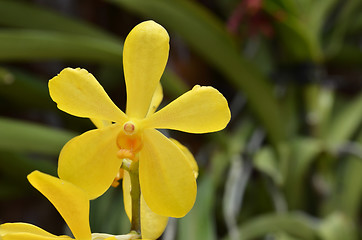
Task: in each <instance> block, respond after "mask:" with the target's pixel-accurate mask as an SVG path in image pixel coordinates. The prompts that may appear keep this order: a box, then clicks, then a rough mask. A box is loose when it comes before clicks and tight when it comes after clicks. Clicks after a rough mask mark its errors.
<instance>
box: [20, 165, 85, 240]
mask: <svg viewBox="0 0 362 240" xmlns="http://www.w3.org/2000/svg"><path fill="white" fill-rule="evenodd" d="M28 180H29V182H30V183H31V185H33V187H35V188H36V189H37V190H38V191H39V192H41V193H42V194H43V195H44V196H45V197H46V198H47V199H48V200H49V201H50V202H51V203H52V204H53V205H54V207H55V208H56V209H57V210H58V212H59V213H60V215H62V217H63V218H64V220H65V222H66V223H67V224H68V226H69V228H70V230H71V231H72V233H73V235H74V236H75V238H76V239H84V240H88V239H91V231H90V227H89V199H88V198H87V196H86V194H85V193H84V192H83V191H82V190H81V189H80V188H78V187H76V186H74V185H73V184H71V183H69V182H67V181H64V180H61V179H59V178H56V177H53V176H50V175H48V174H45V173H41V172H39V171H34V172H32V173H31V174H29V175H28ZM25 239H26V238H25Z"/></svg>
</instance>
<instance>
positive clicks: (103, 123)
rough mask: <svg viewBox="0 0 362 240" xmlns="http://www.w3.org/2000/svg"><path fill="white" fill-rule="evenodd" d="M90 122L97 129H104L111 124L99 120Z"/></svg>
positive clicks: (92, 119)
mask: <svg viewBox="0 0 362 240" xmlns="http://www.w3.org/2000/svg"><path fill="white" fill-rule="evenodd" d="M90 120H91V121H92V123H93V124H94V126H96V127H97V128H105V127H107V126H109V125H111V124H112V122H111V121H108V120H100V119H96V118H91V119H90Z"/></svg>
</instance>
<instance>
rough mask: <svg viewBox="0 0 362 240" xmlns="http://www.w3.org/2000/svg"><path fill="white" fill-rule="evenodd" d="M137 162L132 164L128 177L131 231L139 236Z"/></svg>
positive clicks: (139, 210) (139, 209)
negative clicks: (129, 182)
mask: <svg viewBox="0 0 362 240" xmlns="http://www.w3.org/2000/svg"><path fill="white" fill-rule="evenodd" d="M138 166H139V164H138V161H136V162H132V164H131V166H130V169H129V175H130V178H131V199H132V221H131V231H136V232H137V233H139V234H141V201H140V199H141V189H140V181H139V174H138Z"/></svg>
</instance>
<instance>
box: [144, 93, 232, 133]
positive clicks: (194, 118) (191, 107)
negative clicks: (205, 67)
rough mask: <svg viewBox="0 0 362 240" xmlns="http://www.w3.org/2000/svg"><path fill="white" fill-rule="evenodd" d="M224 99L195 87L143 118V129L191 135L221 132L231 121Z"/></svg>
mask: <svg viewBox="0 0 362 240" xmlns="http://www.w3.org/2000/svg"><path fill="white" fill-rule="evenodd" d="M230 117H231V115H230V110H229V107H228V103H227V101H226V99H225V98H224V96H223V95H222V94H221V93H220V92H219V91H217V90H216V89H215V88H213V87H200V86H195V87H194V88H193V89H192V90H191V91H188V92H186V93H185V94H183V95H181V96H180V97H179V98H177V99H176V100H174V101H173V102H171V103H170V104H168V105H167V106H166V107H164V108H162V109H161V110H159V111H158V112H156V113H154V114H152V115H151V116H149V117H147V118H146V119H144V121H143V124H144V127H149V128H167V129H175V130H180V131H184V132H190V133H207V132H215V131H219V130H222V129H224V128H225V127H226V125H227V124H228V122H229V121H230Z"/></svg>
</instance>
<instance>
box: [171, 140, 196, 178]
mask: <svg viewBox="0 0 362 240" xmlns="http://www.w3.org/2000/svg"><path fill="white" fill-rule="evenodd" d="M169 139H170V140H171V141H172V142H173V143H174V144H176V145H177V147H178V148H179V149H180V150H181V151H182V152H183V154H185V156H186V159H187V162H188V163H189V164H190V166H191V168H192V171H193V172H194V176H195V178H197V177H198V176H199V166H198V165H197V162H196V160H195V157H194V155H192V153H191V152H190V150H189V149H188V148H187V147H185V146H184V145H182V144H181V143H180V142H179V141H177V140H176V139H173V138H169Z"/></svg>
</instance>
